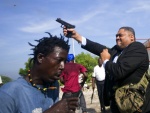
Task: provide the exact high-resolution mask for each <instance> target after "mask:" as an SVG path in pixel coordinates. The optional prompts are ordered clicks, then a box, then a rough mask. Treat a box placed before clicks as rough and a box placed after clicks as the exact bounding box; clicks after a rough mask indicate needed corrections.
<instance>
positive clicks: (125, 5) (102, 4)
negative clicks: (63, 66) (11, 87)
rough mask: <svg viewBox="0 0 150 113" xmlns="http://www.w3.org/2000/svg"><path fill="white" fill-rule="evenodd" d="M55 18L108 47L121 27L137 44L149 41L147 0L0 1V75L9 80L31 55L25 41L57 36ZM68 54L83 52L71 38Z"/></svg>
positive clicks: (148, 2)
mask: <svg viewBox="0 0 150 113" xmlns="http://www.w3.org/2000/svg"><path fill="white" fill-rule="evenodd" d="M57 18H61V19H62V20H64V21H66V22H69V23H71V24H73V25H75V26H76V28H75V29H76V31H78V33H79V34H81V35H82V36H84V37H86V38H88V39H90V40H92V41H95V42H98V43H101V44H103V45H106V46H107V47H112V46H114V45H115V34H116V33H117V32H118V29H119V28H120V27H122V26H130V27H132V28H134V30H135V33H136V38H137V39H138V40H137V41H140V42H142V43H143V42H145V41H146V40H145V39H149V38H150V32H149V31H150V0H0V75H5V76H8V77H10V78H12V79H13V80H15V79H17V78H18V77H19V74H18V72H19V69H20V68H25V62H27V60H28V58H29V57H32V56H30V55H29V54H32V50H30V49H31V48H32V47H31V46H29V45H28V42H30V43H32V44H37V43H36V42H35V41H34V40H36V39H40V38H42V37H45V36H48V34H46V33H45V32H50V33H51V34H52V35H57V36H60V34H62V35H63V33H62V28H61V27H60V23H58V22H56V19H57ZM69 44H70V45H71V48H70V51H69V53H74V54H75V55H78V54H80V53H81V52H84V53H89V52H87V51H86V50H83V49H82V48H81V47H80V45H79V44H78V43H77V42H76V41H74V40H73V39H69Z"/></svg>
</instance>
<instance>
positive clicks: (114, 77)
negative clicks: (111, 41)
mask: <svg viewBox="0 0 150 113" xmlns="http://www.w3.org/2000/svg"><path fill="white" fill-rule="evenodd" d="M63 33H64V35H65V36H67V33H71V37H70V38H74V39H75V40H76V41H77V42H79V43H80V44H81V48H83V49H85V50H87V51H89V52H91V53H93V54H95V55H97V56H99V59H98V65H97V66H95V67H93V75H92V88H93V89H94V88H95V83H96V86H97V89H98V96H99V101H100V106H101V108H100V109H101V111H102V112H104V113H106V110H105V105H106V103H107V104H108V105H110V110H111V113H121V112H120V110H119V109H118V106H117V104H116V100H115V91H116V88H119V87H121V86H124V85H126V84H130V83H132V84H136V83H138V82H139V81H140V80H141V78H142V77H143V74H144V73H145V72H146V71H147V70H148V66H149V59H148V53H147V51H146V48H145V47H144V45H143V44H142V43H140V42H137V41H136V37H135V31H134V29H133V28H131V27H121V28H119V30H118V32H117V34H116V45H114V46H113V47H112V48H107V46H105V45H102V44H99V43H97V42H93V41H91V40H89V39H87V38H85V37H83V36H82V35H80V34H79V33H78V32H77V31H76V30H75V29H67V28H66V27H64V28H63ZM48 34H49V35H50V36H49V37H43V38H41V39H39V40H36V41H37V43H38V44H37V45H33V44H31V43H29V45H30V46H32V47H33V48H32V50H33V53H32V55H33V58H31V61H30V63H33V65H30V69H29V70H28V74H27V75H26V76H24V77H19V78H18V79H17V80H15V81H12V82H9V83H6V84H4V85H3V86H2V87H1V88H0V106H1V109H0V113H75V111H76V108H77V107H81V109H82V112H83V113H87V108H86V101H85V98H84V95H83V92H82V87H83V86H84V83H85V81H86V79H87V77H88V75H87V71H88V70H87V69H86V67H84V66H83V65H82V64H77V63H75V62H74V60H75V59H74V55H73V54H69V49H70V45H68V38H67V41H65V37H63V36H60V37H57V36H52V35H51V34H50V33H48ZM81 73H82V74H83V78H82V82H80V83H79V75H80V74H81ZM59 79H60V81H61V83H62V84H64V87H63V88H62V89H61V90H62V91H63V96H62V98H61V99H59V82H58V80H59ZM114 87H115V88H114ZM149 93H150V84H148V87H147V89H146V92H145V98H146V99H145V101H144V104H143V106H142V107H141V108H139V109H140V110H141V111H142V113H150V107H149V106H150V102H149V101H150V96H149ZM135 113H139V111H136V112H135Z"/></svg>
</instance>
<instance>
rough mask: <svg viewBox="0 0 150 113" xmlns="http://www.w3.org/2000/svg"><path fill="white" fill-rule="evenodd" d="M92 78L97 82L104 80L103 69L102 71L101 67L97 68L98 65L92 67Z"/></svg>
mask: <svg viewBox="0 0 150 113" xmlns="http://www.w3.org/2000/svg"><path fill="white" fill-rule="evenodd" d="M92 77H95V78H96V80H98V81H103V80H105V69H104V67H103V65H102V66H101V67H99V65H96V66H95V67H94V72H93V74H92Z"/></svg>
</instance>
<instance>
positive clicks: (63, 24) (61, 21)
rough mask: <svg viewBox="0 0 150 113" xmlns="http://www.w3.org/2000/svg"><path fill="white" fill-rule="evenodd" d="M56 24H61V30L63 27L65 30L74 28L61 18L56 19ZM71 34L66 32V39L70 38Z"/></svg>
mask: <svg viewBox="0 0 150 113" xmlns="http://www.w3.org/2000/svg"><path fill="white" fill-rule="evenodd" d="M56 21H57V22H59V23H61V27H62V28H63V27H64V26H65V27H66V29H70V28H75V25H71V24H70V23H68V22H65V21H63V20H62V19H61V18H57V19H56ZM71 35H72V33H71V32H68V33H67V36H66V37H68V38H69V37H71Z"/></svg>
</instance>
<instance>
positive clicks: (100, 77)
mask: <svg viewBox="0 0 150 113" xmlns="http://www.w3.org/2000/svg"><path fill="white" fill-rule="evenodd" d="M104 82H105V69H104V67H103V65H102V60H101V58H98V65H96V66H95V67H94V72H93V74H92V88H93V90H94V89H95V83H96V86H97V91H98V97H99V102H100V109H101V112H103V113H105V111H106V110H105V105H104V98H103V91H104Z"/></svg>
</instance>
